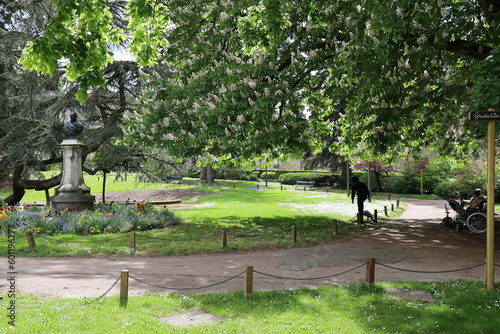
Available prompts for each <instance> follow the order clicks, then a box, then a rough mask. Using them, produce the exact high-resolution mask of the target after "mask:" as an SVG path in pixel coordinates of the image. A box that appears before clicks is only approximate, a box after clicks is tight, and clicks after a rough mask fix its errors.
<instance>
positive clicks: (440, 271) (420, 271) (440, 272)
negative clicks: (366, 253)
mask: <svg viewBox="0 0 500 334" xmlns="http://www.w3.org/2000/svg"><path fill="white" fill-rule="evenodd" d="M377 264H378V265H380V266H382V267H386V268H390V269H395V270H400V271H406V272H410V273H423V274H444V273H453V272H457V271H464V270H469V269H474V268H478V267H481V266H484V263H481V264H476V265H473V266H469V267H465V268H460V269H450V270H412V269H404V268H398V267H393V266H390V265H388V264H385V263H380V262H377Z"/></svg>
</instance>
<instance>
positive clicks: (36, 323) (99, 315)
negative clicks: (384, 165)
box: [0, 282, 500, 334]
mask: <svg viewBox="0 0 500 334" xmlns="http://www.w3.org/2000/svg"><path fill="white" fill-rule="evenodd" d="M389 287H390V288H400V289H423V290H426V291H427V292H429V293H430V294H432V296H433V297H434V300H433V301H428V302H424V301H413V300H405V299H401V298H397V297H394V296H392V295H390V294H388V293H387V292H386V288H389ZM8 301H9V298H8V297H7V295H3V301H2V302H1V304H2V308H3V309H4V310H5V309H6V307H7V304H6V303H7V302H8ZM85 302H90V303H89V304H86V305H85V304H84V303H85ZM16 307H17V308H16V310H17V314H16V322H15V329H14V328H9V324H8V322H7V319H6V318H5V317H3V318H2V321H1V322H0V332H2V333H9V332H15V333H30V334H32V333H67V334H71V333H152V332H156V333H290V332H294V333H354V334H355V333H369V332H377V333H415V334H416V333H464V334H468V333H471V334H472V333H498V328H500V317H499V316H498V314H499V312H500V293H499V292H488V293H485V292H484V286H483V284H481V283H477V282H449V283H443V282H440V283H434V282H429V283H379V284H376V285H375V287H372V288H370V287H369V286H368V285H365V284H351V285H343V286H324V287H321V288H319V289H317V290H311V289H300V290H284V291H279V290H271V291H260V292H254V295H253V299H251V300H246V299H244V298H243V292H232V293H220V294H209V295H196V296H192V295H176V294H173V293H167V294H147V295H144V296H137V297H129V300H128V303H127V304H125V305H123V304H122V305H120V303H119V298H118V297H104V298H102V299H99V300H97V301H96V300H95V299H54V298H38V297H33V296H17V297H16ZM190 310H199V311H203V312H208V313H210V314H213V315H216V316H218V317H220V321H219V322H218V323H217V324H208V325H203V326H200V327H189V328H182V327H175V326H173V325H170V324H167V323H165V322H164V321H162V320H161V319H162V318H163V317H166V316H169V315H174V314H178V313H182V312H186V311H190Z"/></svg>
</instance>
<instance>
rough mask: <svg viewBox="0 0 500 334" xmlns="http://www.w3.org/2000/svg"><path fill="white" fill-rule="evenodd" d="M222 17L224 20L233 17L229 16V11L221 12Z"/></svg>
mask: <svg viewBox="0 0 500 334" xmlns="http://www.w3.org/2000/svg"><path fill="white" fill-rule="evenodd" d="M220 18H221V19H222V20H223V21H226V20H229V19H230V18H231V17H230V16H229V14H228V13H226V12H222V13H220Z"/></svg>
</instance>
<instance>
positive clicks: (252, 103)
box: [248, 98, 255, 106]
mask: <svg viewBox="0 0 500 334" xmlns="http://www.w3.org/2000/svg"><path fill="white" fill-rule="evenodd" d="M248 103H249V104H250V105H251V106H254V105H255V102H254V100H252V99H251V98H248Z"/></svg>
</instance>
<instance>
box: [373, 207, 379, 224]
mask: <svg viewBox="0 0 500 334" xmlns="http://www.w3.org/2000/svg"><path fill="white" fill-rule="evenodd" d="M373 220H375V222H377V221H378V211H377V209H375V210H373Z"/></svg>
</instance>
